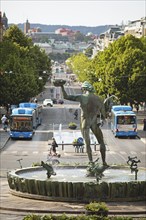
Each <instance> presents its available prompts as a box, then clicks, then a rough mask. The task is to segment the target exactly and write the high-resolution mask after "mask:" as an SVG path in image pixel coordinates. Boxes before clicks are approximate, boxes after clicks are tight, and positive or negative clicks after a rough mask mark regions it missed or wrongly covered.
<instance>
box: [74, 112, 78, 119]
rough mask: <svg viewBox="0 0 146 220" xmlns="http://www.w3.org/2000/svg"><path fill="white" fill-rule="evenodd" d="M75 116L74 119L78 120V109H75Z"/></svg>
mask: <svg viewBox="0 0 146 220" xmlns="http://www.w3.org/2000/svg"><path fill="white" fill-rule="evenodd" d="M74 116H75V117H74V119H75V120H78V109H76V110H75V112H74Z"/></svg>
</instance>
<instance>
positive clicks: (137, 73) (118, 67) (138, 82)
mask: <svg viewBox="0 0 146 220" xmlns="http://www.w3.org/2000/svg"><path fill="white" fill-rule="evenodd" d="M93 63H94V65H95V69H96V71H95V75H96V78H97V81H96V82H95V81H94V82H92V83H93V84H94V86H95V87H96V90H97V92H98V93H99V94H101V95H104V96H107V95H108V94H114V95H116V96H117V97H119V99H120V101H121V103H128V102H130V103H134V102H135V101H136V102H140V101H145V99H146V98H145V95H144V94H145V93H146V88H145V84H146V50H145V47H144V44H143V43H142V41H141V40H140V39H138V38H135V37H133V36H132V35H128V36H124V37H121V38H120V39H118V40H117V41H115V42H114V43H112V44H110V45H109V47H108V48H107V49H105V50H104V51H103V52H100V53H99V54H98V55H97V56H96V57H95V58H94V61H93Z"/></svg>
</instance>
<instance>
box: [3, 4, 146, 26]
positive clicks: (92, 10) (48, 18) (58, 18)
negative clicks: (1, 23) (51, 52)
mask: <svg viewBox="0 0 146 220" xmlns="http://www.w3.org/2000/svg"><path fill="white" fill-rule="evenodd" d="M0 10H1V12H2V14H3V12H5V13H6V16H7V18H8V23H14V24H18V23H25V22H26V20H27V19H28V21H29V22H30V24H31V23H40V24H47V25H70V26H79V25H83V26H99V25H106V24H111V25H115V24H118V25H120V24H121V23H122V22H124V24H127V22H128V21H134V20H138V19H140V18H142V17H145V16H146V0H113V1H111V0H93V1H92V0H73V1H72V0H65V1H62V0H58V1H56V0H54V1H51V0H1V3H0Z"/></svg>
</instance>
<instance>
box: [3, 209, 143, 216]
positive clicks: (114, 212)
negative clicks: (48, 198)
mask: <svg viewBox="0 0 146 220" xmlns="http://www.w3.org/2000/svg"><path fill="white" fill-rule="evenodd" d="M0 210H5V211H13V212H26V213H34V212H35V213H48V214H64V213H66V214H77V215H79V214H80V215H83V214H84V215H85V214H86V210H80V211H72V210H54V211H53V210H48V209H46V210H45V209H44V210H40V209H39V210H37V209H33V210H32V209H17V208H16V209H15V208H6V207H0ZM112 215H114V216H115V215H124V216H126V215H127V216H129V215H130V216H131V215H133V217H135V216H136V215H140V217H142V216H141V215H143V217H146V211H120V210H117V211H109V212H108V216H112Z"/></svg>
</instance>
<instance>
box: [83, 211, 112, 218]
mask: <svg viewBox="0 0 146 220" xmlns="http://www.w3.org/2000/svg"><path fill="white" fill-rule="evenodd" d="M85 214H86V215H97V216H102V217H107V216H108V211H102V210H99V211H85Z"/></svg>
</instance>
